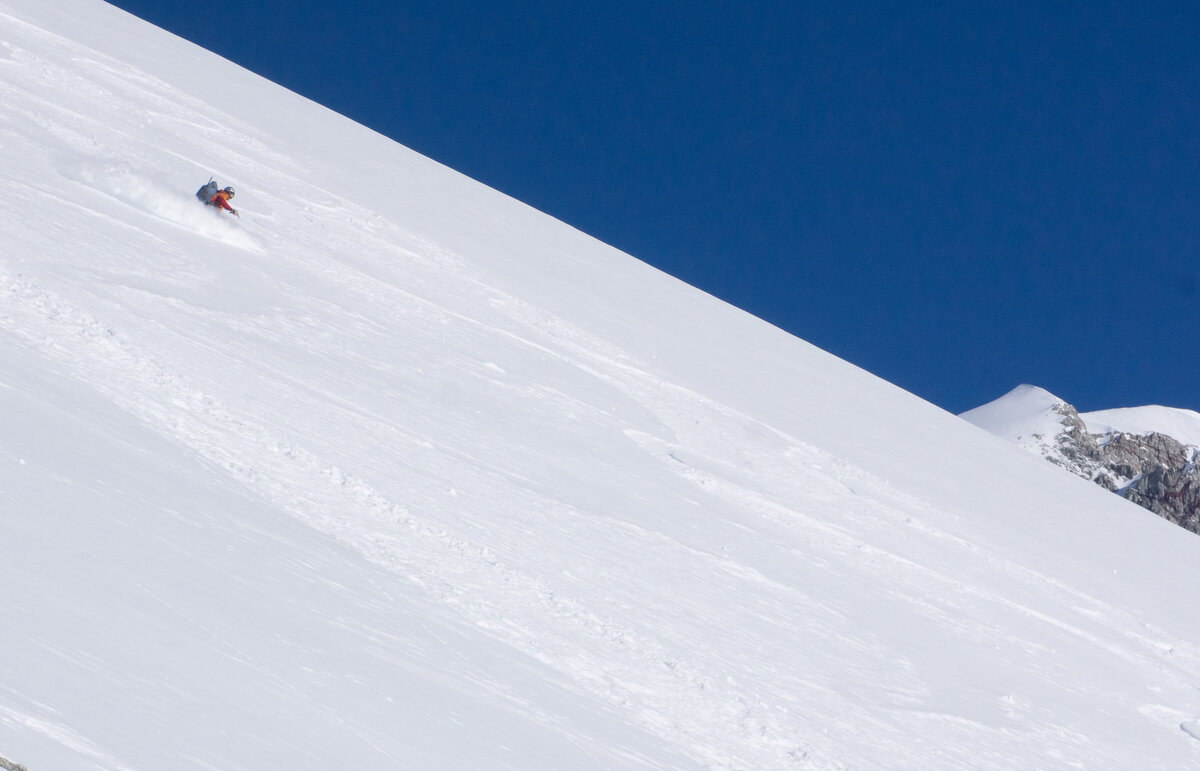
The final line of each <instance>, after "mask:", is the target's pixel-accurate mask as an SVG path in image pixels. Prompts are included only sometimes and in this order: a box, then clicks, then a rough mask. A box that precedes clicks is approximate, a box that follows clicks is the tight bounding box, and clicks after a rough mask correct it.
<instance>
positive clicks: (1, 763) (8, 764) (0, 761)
mask: <svg viewBox="0 0 1200 771" xmlns="http://www.w3.org/2000/svg"><path fill="white" fill-rule="evenodd" d="M0 768H3V769H5V771H29V769H27V768H25V766H22V765H21V764H20V763H13V762H12V761H11V760H9V759H8V758H6V757H3V756H0Z"/></svg>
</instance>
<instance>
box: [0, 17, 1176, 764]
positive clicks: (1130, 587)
mask: <svg viewBox="0 0 1200 771" xmlns="http://www.w3.org/2000/svg"><path fill="white" fill-rule="evenodd" d="M0 90H2V91H3V99H0V175H2V177H3V179H2V181H3V184H0V234H3V243H4V249H3V250H2V251H0V297H2V298H3V301H2V302H0V414H2V415H4V430H3V431H2V432H0V543H3V544H4V545H5V551H4V578H3V580H2V581H0V611H2V613H3V619H4V622H5V628H6V634H5V635H4V636H3V637H0V756H3V757H5V758H8V759H10V760H12V761H15V762H19V763H21V764H23V765H25V766H26V767H28V768H29V769H30V771H44V770H45V769H56V771H57V770H59V769H68V770H69V769H163V768H170V769H211V768H220V769H224V770H228V771H235V770H237V769H263V768H297V769H299V768H314V769H315V768H330V767H347V768H357V769H394V768H413V769H460V768H488V769H504V768H510V769H525V770H529V771H539V770H541V769H546V770H550V769H562V768H571V769H592V768H594V769H609V768H621V769H626V768H628V769H635V768H647V769H650V768H654V769H668V768H670V769H688V768H697V769H699V768H710V769H746V770H749V769H773V768H789V769H793V768H794V769H845V768H931V767H933V768H938V767H940V768H965V767H971V768H1013V767H1028V768H1034V767H1036V768H1065V767H1079V766H1084V767H1090V768H1130V767H1154V768H1189V767H1193V766H1195V765H1196V764H1197V763H1200V738H1198V737H1200V722H1198V721H1200V618H1197V614H1196V612H1195V609H1194V602H1193V600H1192V598H1191V596H1190V587H1192V586H1194V585H1195V584H1196V582H1197V580H1198V579H1200V559H1198V557H1200V545H1198V544H1200V542H1198V541H1197V540H1196V539H1195V538H1194V537H1192V536H1190V535H1189V534H1187V533H1183V532H1182V531H1180V530H1179V529H1178V528H1175V527H1171V526H1169V525H1168V524H1166V523H1164V522H1162V521H1161V520H1160V519H1158V518H1156V517H1154V516H1152V515H1150V514H1149V513H1147V512H1143V511H1142V510H1140V509H1138V508H1137V507H1133V506H1130V505H1129V504H1128V503H1127V502H1125V501H1122V500H1120V499H1119V498H1117V497H1115V496H1111V495H1108V494H1107V493H1105V492H1104V491H1102V490H1098V489H1096V487H1095V486H1094V485H1089V484H1087V483H1085V482H1083V481H1082V480H1078V479H1074V478H1072V477H1070V476H1068V475H1062V474H1060V473H1058V472H1056V471H1055V470H1054V469H1050V468H1047V467H1045V465H1044V464H1042V463H1041V462H1040V461H1038V460H1037V459H1035V458H1030V457H1028V456H1027V454H1025V453H1022V452H1020V451H1018V450H1017V449H1015V448H1012V447H1010V446H1009V445H1007V444H1006V443H1004V442H1002V441H1000V440H998V439H996V438H994V437H992V436H989V435H988V434H986V433H985V432H983V431H980V430H978V429H977V428H975V427H974V426H971V425H969V424H967V423H965V422H964V421H961V420H959V419H957V418H956V417H954V416H951V415H948V414H946V413H944V412H943V411H941V410H938V409H937V408H935V407H933V406H932V405H929V404H927V403H925V402H922V401H921V400H919V399H917V398H915V397H913V396H911V395H910V394H907V393H904V392H903V391H901V390H899V389H897V388H895V387H893V386H891V385H889V384H887V383H885V382H883V381H881V380H879V379H878V378H875V377H873V376H872V375H870V374H869V373H866V372H863V371H862V370H860V369H858V368H855V367H853V366H851V365H849V364H847V363H846V362H843V361H840V360H838V359H836V358H835V357H832V356H830V355H828V354H826V353H824V352H822V351H820V350H818V349H816V348H814V347H813V346H811V345H808V344H807V343H804V342H803V341H801V340H798V339H796V338H794V337H792V336H789V335H787V334H785V333H783V332H782V331H780V330H778V329H775V328H772V327H770V326H769V325H767V324H765V323H763V322H761V321H760V320H757V319H754V318H752V317H750V316H749V315H747V314H745V313H742V312H740V311H738V310H737V309H735V308H732V307H730V306H728V305H726V304H724V303H721V302H719V301H717V300H715V299H714V298H711V297H708V296H706V295H704V294H703V293H701V292H699V291H697V290H695V289H693V288H691V287H688V286H686V285H683V284H682V283H680V282H678V281H676V280H674V279H672V278H670V277H669V276H665V275H664V274H662V273H660V272H658V271H656V270H654V269H652V268H650V267H648V266H646V265H644V264H643V263H640V262H638V261H637V260H635V259H633V258H631V257H629V256H627V255H624V254H621V253H620V252H618V251H616V250H614V249H611V248H609V247H606V246H605V245H603V244H601V243H599V242H597V241H596V240H594V239H592V238H589V237H587V236H586V235H584V234H581V233H579V232H577V231H575V230H573V229H572V228H570V227H568V226H566V225H564V224H563V223H560V222H556V221H554V220H552V219H550V218H548V217H546V216H544V215H542V214H540V213H538V212H536V211H534V210H532V209H530V208H529V207H527V206H524V205H523V204H521V203H519V202H517V201H513V200H512V199H509V198H506V197H504V196H502V195H500V194H498V193H496V192H495V191H492V190H489V189H487V188H486V187H484V186H482V185H479V184H477V183H475V182H472V181H471V180H469V179H467V178H466V177H464V176H462V175H461V174H458V173H456V172H453V171H451V170H449V169H446V168H444V167H442V166H439V165H438V164H436V163H434V162H432V161H430V160H428V159H425V158H422V157H421V156H419V155H416V154H415V153H412V152H411V151H409V150H407V149H405V148H403V147H401V146H399V145H397V144H395V143H393V142H391V141H390V140H387V139H386V138H384V137H381V136H379V135H377V134H374V133H372V132H370V131H368V130H366V129H364V128H362V127H360V126H356V125H354V124H353V123H351V122H350V121H347V120H345V119H344V118H341V117H340V116H337V115H335V114H334V113H331V112H330V111H328V110H325V109H324V108H321V107H319V106H318V105H315V104H313V103H311V102H309V101H307V100H305V99H302V98H300V97H298V96H296V95H294V94H290V93H288V92H286V91H284V90H282V89H280V88H278V87H277V86H274V85H272V84H270V83H268V82H266V81H264V80H263V79H261V78H258V77H256V76H254V75H252V74H250V73H247V72H245V71H244V70H241V69H240V68H238V67H236V66H234V65H233V64H231V63H229V62H225V61H222V60H220V59H219V58H217V57H215V56H212V55H211V54H209V53H207V52H205V51H203V50H201V49H199V48H197V47H195V46H192V45H190V44H188V43H186V42H185V41H182V40H179V39H178V38H175V37H173V36H171V35H168V34H166V33H164V32H162V31H161V30H157V29H155V28H153V27H151V26H149V25H146V24H144V23H142V22H140V21H138V20H136V19H134V18H133V17H131V16H129V15H127V14H124V13H122V12H120V11H117V10H116V9H113V8H112V7H111V6H108V5H106V4H104V3H101V2H98V1H97V0H59V1H58V2H55V3H52V4H50V3H43V2H34V0H0ZM209 175H216V177H217V179H218V181H220V182H221V183H222V184H232V185H234V186H236V187H237V188H238V189H239V194H238V197H237V200H236V202H235V204H236V205H237V206H238V208H239V209H240V210H241V212H242V217H241V219H240V220H231V219H229V218H222V217H221V216H218V215H217V213H215V212H212V211H209V210H206V209H204V208H202V207H200V206H199V205H198V204H196V203H195V201H194V199H193V198H192V193H193V191H194V190H195V189H196V188H197V187H198V186H199V185H200V184H201V183H203V182H204V181H205V180H206V179H207V178H208V177H209Z"/></svg>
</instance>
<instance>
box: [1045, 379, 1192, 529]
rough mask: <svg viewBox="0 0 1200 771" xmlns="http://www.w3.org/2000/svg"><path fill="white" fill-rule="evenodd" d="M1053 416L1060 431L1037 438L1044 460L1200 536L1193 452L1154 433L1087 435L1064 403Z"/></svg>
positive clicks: (1173, 440)
mask: <svg viewBox="0 0 1200 771" xmlns="http://www.w3.org/2000/svg"><path fill="white" fill-rule="evenodd" d="M1054 411H1055V412H1056V413H1057V414H1059V415H1061V416H1062V430H1061V432H1060V433H1059V434H1058V435H1057V436H1055V437H1053V438H1050V437H1039V438H1040V439H1041V440H1042V444H1041V446H1042V447H1043V448H1044V449H1043V453H1042V454H1043V456H1044V457H1045V458H1046V459H1047V460H1049V461H1051V462H1053V463H1055V464H1057V465H1059V466H1062V467H1063V468H1065V469H1067V470H1069V471H1071V472H1072V473H1075V474H1078V475H1079V476H1082V477H1086V478H1088V479H1091V480H1092V481H1094V482H1095V483H1096V484H1098V485H1100V486H1101V487H1104V488H1106V489H1108V490H1112V491H1113V492H1116V493H1117V494H1119V495H1122V496H1124V497H1125V498H1127V499H1128V500H1130V501H1132V502H1134V503H1136V504H1138V505H1139V506H1141V507H1143V508H1146V509H1149V510H1150V511H1153V512H1154V513H1155V514H1158V515H1159V516H1161V517H1164V518H1165V519H1169V520H1171V521H1172V522H1174V523H1176V524H1177V525H1180V526H1181V527H1184V528H1187V529H1188V530H1191V531H1192V532H1193V533H1200V470H1198V469H1197V466H1196V462H1195V461H1196V453H1197V448H1196V447H1189V446H1187V445H1184V444H1183V443H1182V442H1179V441H1177V440H1176V439H1174V438H1172V437H1170V436H1167V435H1165V434H1158V433H1150V434H1145V435H1141V436H1138V435H1135V434H1129V433H1122V432H1116V433H1112V434H1091V433H1088V430H1087V425H1086V424H1085V423H1084V422H1083V419H1082V418H1080V416H1079V413H1078V412H1077V411H1076V410H1075V408H1074V407H1072V406H1071V405H1069V404H1066V403H1065V402H1064V403H1062V404H1060V405H1058V406H1056V407H1055V408H1054ZM1048 439H1049V441H1047V440H1048Z"/></svg>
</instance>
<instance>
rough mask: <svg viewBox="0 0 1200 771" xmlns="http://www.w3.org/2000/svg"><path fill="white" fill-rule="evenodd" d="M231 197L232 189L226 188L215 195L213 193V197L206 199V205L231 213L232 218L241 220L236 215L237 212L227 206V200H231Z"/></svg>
mask: <svg viewBox="0 0 1200 771" xmlns="http://www.w3.org/2000/svg"><path fill="white" fill-rule="evenodd" d="M233 196H234V191H233V188H232V187H226V188H225V189H224V190H218V191H217V192H216V193H214V194H213V197H212V198H209V199H208V205H209V206H216V207H217V208H218V209H224V210H225V211H227V212H230V213H232V214H233V216H235V217H237V218H238V219H241V218H242V215H240V214H238V210H237V209H235V208H233V207H232V206H230V205H229V199H230V198H233Z"/></svg>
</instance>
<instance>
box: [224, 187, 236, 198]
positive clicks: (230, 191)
mask: <svg viewBox="0 0 1200 771" xmlns="http://www.w3.org/2000/svg"><path fill="white" fill-rule="evenodd" d="M225 192H226V193H229V197H230V198H233V197H234V196H235V195H237V193H236V192H234V189H233V188H232V187H227V188H225Z"/></svg>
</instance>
